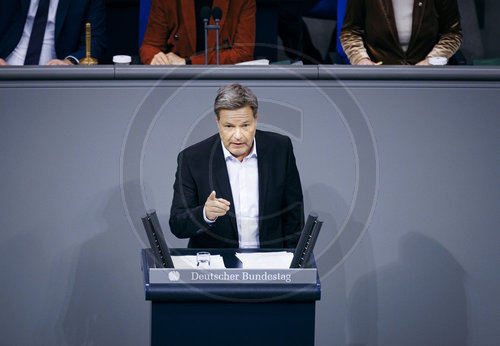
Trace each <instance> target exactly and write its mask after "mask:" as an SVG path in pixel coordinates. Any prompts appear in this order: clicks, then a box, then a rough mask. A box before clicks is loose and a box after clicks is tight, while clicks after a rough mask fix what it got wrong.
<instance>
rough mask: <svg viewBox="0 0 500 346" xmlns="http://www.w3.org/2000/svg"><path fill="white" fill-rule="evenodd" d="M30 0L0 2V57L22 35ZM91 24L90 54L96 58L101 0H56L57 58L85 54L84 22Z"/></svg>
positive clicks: (103, 25) (100, 42) (99, 49)
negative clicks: (57, 2) (57, 1)
mask: <svg viewBox="0 0 500 346" xmlns="http://www.w3.org/2000/svg"><path fill="white" fill-rule="evenodd" d="M29 6H30V0H2V1H1V2H0V58H3V59H5V58H7V56H8V55H9V54H10V53H11V52H12V51H13V50H14V49H15V48H16V46H17V44H18V43H19V40H20V39H21V36H22V34H23V29H24V24H25V23H26V17H27V16H28V10H29ZM87 22H90V23H91V24H92V43H91V49H92V51H91V53H92V57H94V58H97V59H99V58H100V57H101V53H102V50H103V48H104V32H105V29H106V23H105V7H104V0H59V5H58V6H57V12H56V27H55V48H56V56H57V58H58V59H64V58H66V57H67V56H68V55H72V56H74V57H75V58H77V59H81V58H83V57H84V56H85V23H87Z"/></svg>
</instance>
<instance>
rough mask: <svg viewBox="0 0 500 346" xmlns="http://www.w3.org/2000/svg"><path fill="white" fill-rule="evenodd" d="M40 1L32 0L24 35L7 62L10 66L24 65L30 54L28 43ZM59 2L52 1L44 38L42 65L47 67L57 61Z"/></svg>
mask: <svg viewBox="0 0 500 346" xmlns="http://www.w3.org/2000/svg"><path fill="white" fill-rule="evenodd" d="M39 2H40V0H31V2H30V8H29V10H28V17H27V18H26V23H25V24H24V30H23V34H22V36H21V39H20V40H19V43H18V44H17V47H16V48H15V49H14V50H13V51H12V53H10V54H9V56H8V57H7V59H6V61H7V63H8V64H9V65H24V59H25V58H26V53H27V52H28V43H29V41H30V36H31V29H32V28H33V22H34V21H35V16H36V11H37V10H38V3H39ZM58 4H59V0H50V4H49V14H48V17H47V26H46V27H45V36H44V37H43V44H42V52H41V54H40V65H45V64H46V63H47V62H49V61H50V60H52V59H56V45H55V36H54V35H55V28H56V12H57V5H58Z"/></svg>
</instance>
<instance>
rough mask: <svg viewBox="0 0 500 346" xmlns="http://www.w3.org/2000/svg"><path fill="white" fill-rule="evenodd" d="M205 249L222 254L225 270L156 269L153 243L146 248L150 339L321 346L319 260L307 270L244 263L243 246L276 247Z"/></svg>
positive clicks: (153, 341) (163, 342)
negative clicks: (317, 328) (317, 338)
mask: <svg viewBox="0 0 500 346" xmlns="http://www.w3.org/2000/svg"><path fill="white" fill-rule="evenodd" d="M198 251H200V249H196V250H194V249H171V253H172V255H195V254H196V252H198ZM206 251H209V252H210V253H211V254H212V255H221V256H222V258H223V260H224V265H225V267H226V269H203V270H197V269H176V268H157V267H156V264H155V261H154V259H153V255H152V253H151V250H150V249H143V250H142V271H143V275H144V286H145V294H146V300H150V301H151V345H272V346H276V345H287V346H289V345H311V346H313V345H314V323H315V305H316V301H317V300H319V299H320V296H321V285H320V281H319V276H318V272H317V269H316V264H315V262H314V259H312V261H311V265H310V268H304V269H268V270H265V269H245V268H241V262H240V261H239V260H238V258H237V257H236V256H235V253H236V252H255V251H277V250H269V249H253V250H252V251H248V250H242V249H206ZM280 251H283V250H282V249H280Z"/></svg>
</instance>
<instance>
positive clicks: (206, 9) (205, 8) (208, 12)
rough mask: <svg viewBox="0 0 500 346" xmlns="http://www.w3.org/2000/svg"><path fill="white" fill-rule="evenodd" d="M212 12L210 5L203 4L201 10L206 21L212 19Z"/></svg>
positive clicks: (202, 17) (201, 14) (201, 15)
mask: <svg viewBox="0 0 500 346" xmlns="http://www.w3.org/2000/svg"><path fill="white" fill-rule="evenodd" d="M211 12H212V11H211V10H210V7H208V6H203V7H202V8H201V10H200V17H201V19H203V21H204V22H208V20H209V19H210V15H211Z"/></svg>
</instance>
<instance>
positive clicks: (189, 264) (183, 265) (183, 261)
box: [172, 255, 226, 269]
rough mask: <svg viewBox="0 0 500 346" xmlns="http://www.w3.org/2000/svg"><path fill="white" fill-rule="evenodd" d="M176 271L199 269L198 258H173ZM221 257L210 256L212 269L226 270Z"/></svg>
mask: <svg viewBox="0 0 500 346" xmlns="http://www.w3.org/2000/svg"><path fill="white" fill-rule="evenodd" d="M172 262H174V268H175V269H197V266H196V264H197V261H196V256H172ZM225 268H226V266H225V265H224V259H223V258H222V257H221V255H210V269H225Z"/></svg>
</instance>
